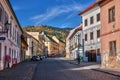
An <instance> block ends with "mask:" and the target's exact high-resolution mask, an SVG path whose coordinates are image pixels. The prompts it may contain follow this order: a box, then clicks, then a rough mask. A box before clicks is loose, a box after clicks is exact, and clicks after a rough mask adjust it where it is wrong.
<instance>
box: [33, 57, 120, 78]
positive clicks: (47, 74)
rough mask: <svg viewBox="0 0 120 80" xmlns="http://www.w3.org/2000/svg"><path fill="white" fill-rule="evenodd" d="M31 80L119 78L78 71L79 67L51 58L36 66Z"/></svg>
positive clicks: (83, 70)
mask: <svg viewBox="0 0 120 80" xmlns="http://www.w3.org/2000/svg"><path fill="white" fill-rule="evenodd" d="M33 80H120V77H116V76H113V75H110V74H106V73H102V72H98V71H94V70H89V69H80V67H79V66H77V65H74V64H70V63H67V62H66V61H64V60H62V59H60V58H52V59H47V60H44V61H42V62H40V63H39V64H38V66H37V68H36V71H35V74H34V76H33Z"/></svg>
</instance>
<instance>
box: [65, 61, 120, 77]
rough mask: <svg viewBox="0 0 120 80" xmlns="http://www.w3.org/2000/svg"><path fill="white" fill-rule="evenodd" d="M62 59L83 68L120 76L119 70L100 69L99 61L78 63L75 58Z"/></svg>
mask: <svg viewBox="0 0 120 80" xmlns="http://www.w3.org/2000/svg"><path fill="white" fill-rule="evenodd" d="M64 60H65V61H67V62H68V63H70V64H73V65H77V66H79V67H81V68H83V69H91V70H94V71H97V72H102V73H105V74H109V75H112V76H117V77H120V70H114V71H113V70H109V69H102V68H101V66H100V63H97V62H80V64H78V63H77V60H68V59H64Z"/></svg>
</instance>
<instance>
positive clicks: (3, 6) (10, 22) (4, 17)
mask: <svg viewBox="0 0 120 80" xmlns="http://www.w3.org/2000/svg"><path fill="white" fill-rule="evenodd" d="M7 27H8V28H7ZM22 32H23V31H22V28H21V27H20V24H19V22H18V20H17V18H16V15H15V13H14V11H13V9H12V7H11V4H10V2H9V0H0V69H4V68H7V67H8V66H10V67H11V66H13V65H15V64H17V63H19V62H20V50H21V45H20V44H21V35H22Z"/></svg>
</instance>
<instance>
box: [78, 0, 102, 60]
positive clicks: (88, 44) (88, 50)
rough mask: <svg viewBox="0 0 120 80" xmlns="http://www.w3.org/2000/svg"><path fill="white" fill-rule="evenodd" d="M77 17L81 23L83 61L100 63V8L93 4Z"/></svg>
mask: <svg viewBox="0 0 120 80" xmlns="http://www.w3.org/2000/svg"><path fill="white" fill-rule="evenodd" d="M79 15H81V16H82V22H83V35H84V36H83V39H84V52H85V54H84V61H90V62H91V61H94V62H96V61H97V62H100V61H101V57H100V56H101V55H100V27H101V26H100V7H99V5H98V4H97V2H95V3H93V4H91V5H90V6H88V7H87V8H86V9H85V10H83V11H82V12H80V14H79Z"/></svg>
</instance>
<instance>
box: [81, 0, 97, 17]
mask: <svg viewBox="0 0 120 80" xmlns="http://www.w3.org/2000/svg"><path fill="white" fill-rule="evenodd" d="M97 3H98V1H96V2H94V3H92V4H91V5H89V6H88V7H87V8H86V9H84V10H83V11H81V12H80V13H79V15H82V14H83V13H85V12H87V11H89V10H90V9H92V8H93V7H95V6H96V4H97Z"/></svg>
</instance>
